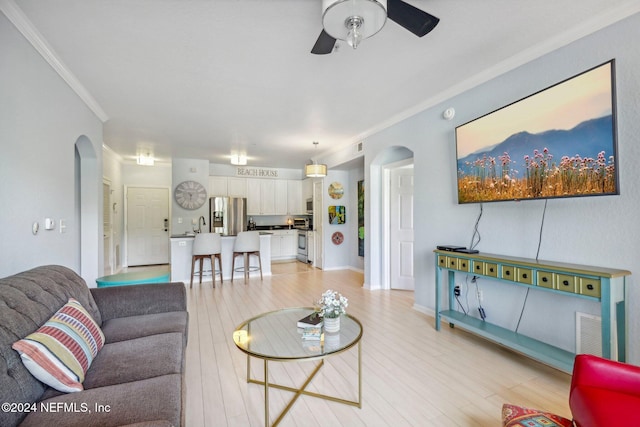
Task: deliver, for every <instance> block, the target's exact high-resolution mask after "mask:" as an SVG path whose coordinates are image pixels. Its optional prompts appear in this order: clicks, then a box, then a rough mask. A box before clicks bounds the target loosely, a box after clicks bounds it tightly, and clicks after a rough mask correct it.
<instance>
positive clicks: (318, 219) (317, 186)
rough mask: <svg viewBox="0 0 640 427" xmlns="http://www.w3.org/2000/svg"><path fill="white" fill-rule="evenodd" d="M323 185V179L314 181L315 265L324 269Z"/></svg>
mask: <svg viewBox="0 0 640 427" xmlns="http://www.w3.org/2000/svg"><path fill="white" fill-rule="evenodd" d="M322 187H323V180H317V181H314V183H313V228H314V229H315V232H316V233H315V250H314V255H315V260H316V262H315V265H314V267H317V268H320V269H322V266H323V265H324V256H323V255H324V249H323V247H324V246H323V245H324V238H323V237H324V234H323V231H322V230H323V220H324V215H323V212H324V209H323V207H322V195H323V194H322Z"/></svg>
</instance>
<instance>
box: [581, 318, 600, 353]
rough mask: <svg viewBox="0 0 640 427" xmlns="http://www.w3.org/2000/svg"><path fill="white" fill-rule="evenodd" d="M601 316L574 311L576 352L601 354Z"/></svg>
mask: <svg viewBox="0 0 640 427" xmlns="http://www.w3.org/2000/svg"><path fill="white" fill-rule="evenodd" d="M601 327H602V318H601V317H600V316H594V315H592V314H587V313H580V312H578V311H576V353H577V354H593V355H595V356H602V329H601Z"/></svg>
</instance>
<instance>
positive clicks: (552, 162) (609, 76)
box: [455, 60, 619, 203]
mask: <svg viewBox="0 0 640 427" xmlns="http://www.w3.org/2000/svg"><path fill="white" fill-rule="evenodd" d="M455 133H456V161H457V165H456V166H457V175H458V177H457V182H458V203H484V202H497V201H504V200H531V199H546V198H559V197H584V196H601V195H612V194H619V188H618V187H619V183H618V164H617V138H616V100H615V60H611V61H609V62H606V63H604V64H601V65H599V66H597V67H594V68H592V69H590V70H587V71H585V72H583V73H581V74H578V75H576V76H573V77H571V78H569V79H567V80H564V81H562V82H560V83H557V84H555V85H553V86H551V87H548V88H546V89H543V90H541V91H539V92H537V93H535V94H533V95H530V96H528V97H526V98H523V99H521V100H519V101H516V102H514V103H512V104H509V105H507V106H505V107H502V108H500V109H498V110H496V111H493V112H491V113H488V114H486V115H484V116H482V117H479V118H477V119H475V120H472V121H470V122H468V123H465V124H463V125H460V126H458V127H456V132H455Z"/></svg>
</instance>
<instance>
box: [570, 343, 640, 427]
mask: <svg viewBox="0 0 640 427" xmlns="http://www.w3.org/2000/svg"><path fill="white" fill-rule="evenodd" d="M569 406H570V408H571V413H572V415H573V420H574V422H575V424H576V426H577V427H631V426H640V367H638V366H633V365H628V364H625V363H620V362H614V361H611V360H607V359H602V358H600V357H596V356H591V355H586V354H581V355H578V356H576V359H575V364H574V366H573V377H572V379H571V392H570V394H569Z"/></svg>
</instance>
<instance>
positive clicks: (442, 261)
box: [438, 255, 449, 268]
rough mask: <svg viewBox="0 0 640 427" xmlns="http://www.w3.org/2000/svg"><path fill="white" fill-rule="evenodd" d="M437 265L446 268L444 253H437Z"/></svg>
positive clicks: (447, 264)
mask: <svg viewBox="0 0 640 427" xmlns="http://www.w3.org/2000/svg"><path fill="white" fill-rule="evenodd" d="M438 266H440V267H444V268H447V267H448V266H449V263H448V262H447V257H446V256H444V255H438Z"/></svg>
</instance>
